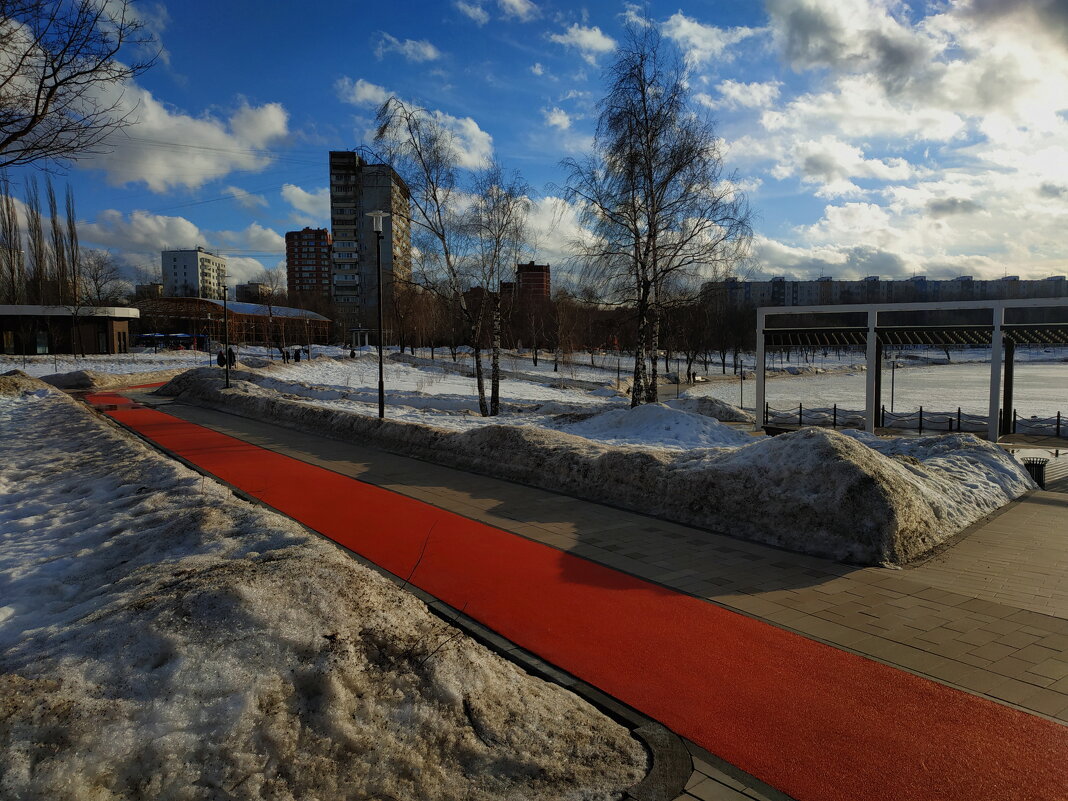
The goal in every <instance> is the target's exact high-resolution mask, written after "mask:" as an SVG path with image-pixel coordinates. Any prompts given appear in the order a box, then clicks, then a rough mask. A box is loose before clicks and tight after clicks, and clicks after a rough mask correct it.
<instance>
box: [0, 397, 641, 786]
mask: <svg viewBox="0 0 1068 801" xmlns="http://www.w3.org/2000/svg"><path fill="white" fill-rule="evenodd" d="M0 428H2V429H3V430H4V431H7V432H11V431H18V432H19V433H20V435H19V436H18V437H13V436H8V437H4V438H3V439H2V441H0V495H2V496H3V497H4V501H5V502H4V504H3V505H2V506H0V530H2V531H3V532H4V548H3V549H2V550H0V586H2V587H3V596H2V598H0V604H2V606H0V699H2V702H0V796H2V797H5V798H19V799H50V801H51V800H53V799H87V798H93V799H105V798H106V799H121V798H169V799H194V798H228V799H254V798H256V799H258V798H272V799H311V798H315V799H320V800H321V801H327V799H343V798H344V799H348V798H395V799H544V798H575V799H608V798H617V797H619V795H620V794H621V792H622V791H623V789H624V788H626V787H628V786H630V785H633V784H634V783H635V782H637V781H638V780H639V779H640V778H641V777H642V776H643V775H644V772H645V770H646V755H645V752H644V750H643V748H642V746H641V745H639V744H638V742H637V741H635V740H634V739H632V738H631V736H630V735H629V733H628V732H627V731H626V730H625V729H623V728H622V727H620V726H618V725H616V724H615V723H613V722H611V721H610V720H608V719H607V718H605V717H604V716H603V715H601V714H600V713H598V712H596V711H595V710H593V709H592V708H591V707H589V706H588V705H587V704H585V703H584V702H582V701H580V700H579V699H577V698H576V697H575V696H574V695H572V694H570V693H568V692H566V691H565V690H563V689H562V688H560V687H558V686H556V685H552V684H547V683H544V682H541V681H538V680H535V679H533V678H531V677H529V676H527V675H526V674H524V673H522V672H521V671H520V670H519V669H518V668H516V667H515V666H514V665H513V664H512V663H510V662H507V661H504V660H502V659H501V658H499V657H497V656H496V655H494V654H492V653H490V652H488V651H486V650H485V649H483V648H481V647H480V646H478V645H476V644H474V643H473V642H471V641H470V640H468V639H466V638H464V637H456V636H455V632H454V630H452V629H451V627H449V626H447V625H446V624H445V623H443V622H442V621H441V620H440V619H438V618H436V617H434V616H432V615H430V614H429V613H428V612H427V610H426V608H425V607H424V606H423V604H422V603H421V602H419V601H418V600H416V599H415V598H414V597H412V596H411V595H409V594H408V593H406V592H404V591H402V590H400V589H399V588H397V587H395V586H394V585H393V584H391V583H390V582H388V581H387V580H385V579H384V578H382V577H380V576H379V575H378V574H376V573H374V572H373V571H370V570H368V569H366V568H363V567H361V566H360V565H358V564H357V563H355V562H354V561H353V560H352V559H350V558H349V557H348V556H346V555H345V554H344V553H343V552H342V551H341V549H339V548H337V547H335V546H334V545H332V544H331V543H328V542H326V541H325V540H321V539H319V538H317V537H314V536H312V535H309V534H308V533H306V532H305V531H304V530H303V529H301V528H300V527H298V526H296V525H295V524H294V523H292V522H291V521H289V520H287V519H285V518H283V517H281V516H279V515H276V514H274V513H271V512H268V511H266V510H263V509H260V508H258V507H254V506H251V505H249V504H246V503H243V502H239V501H237V500H235V499H234V498H233V497H232V496H231V495H230V493H229V492H228V491H226V490H225V489H223V488H222V487H221V486H219V485H217V484H215V483H214V482H212V481H210V480H207V479H204V478H203V477H201V476H200V475H198V474H196V473H194V472H192V471H190V470H188V469H186V468H184V467H182V466H181V465H179V464H177V463H175V462H173V461H171V460H169V459H166V458H164V457H162V456H160V455H158V454H157V453H156V452H155V451H152V450H151V449H149V448H147V447H146V446H144V445H142V444H141V443H139V442H138V441H136V440H135V439H134V438H132V437H128V436H125V435H123V434H121V433H119V432H117V431H115V430H113V429H112V428H111V427H110V426H108V425H107V424H105V423H102V422H100V421H98V420H97V419H95V418H94V417H93V416H91V415H90V414H89V413H88V412H87V411H86V410H85V409H83V408H80V407H78V406H77V405H76V404H75V403H74V402H73V401H71V400H70V399H68V398H66V397H65V396H63V395H61V394H60V393H58V392H56V391H55V390H52V389H49V388H48V387H46V385H44V384H42V383H40V382H38V381H33V380H31V379H27V378H24V377H19V376H9V377H0Z"/></svg>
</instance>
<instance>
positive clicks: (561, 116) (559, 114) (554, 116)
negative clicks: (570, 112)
mask: <svg viewBox="0 0 1068 801" xmlns="http://www.w3.org/2000/svg"><path fill="white" fill-rule="evenodd" d="M542 114H543V115H544V117H545V122H546V124H547V125H551V126H552V127H553V128H559V129H560V130H561V131H566V130H567V129H568V128H570V127H571V118H570V117H569V116H567V112H566V111H564V110H563V109H562V108H550V109H544V110H543V111H542Z"/></svg>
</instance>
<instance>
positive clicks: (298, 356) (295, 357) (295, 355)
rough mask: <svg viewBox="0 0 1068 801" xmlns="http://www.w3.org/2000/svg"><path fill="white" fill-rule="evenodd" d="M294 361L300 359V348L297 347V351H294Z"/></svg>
mask: <svg viewBox="0 0 1068 801" xmlns="http://www.w3.org/2000/svg"><path fill="white" fill-rule="evenodd" d="M293 361H295V362H299V361H300V348H297V349H296V350H295V351H293Z"/></svg>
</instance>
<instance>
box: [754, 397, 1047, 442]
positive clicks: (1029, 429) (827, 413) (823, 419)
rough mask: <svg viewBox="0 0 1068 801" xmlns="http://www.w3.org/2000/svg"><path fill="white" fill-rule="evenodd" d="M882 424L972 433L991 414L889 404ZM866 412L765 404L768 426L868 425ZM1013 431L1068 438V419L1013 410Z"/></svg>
mask: <svg viewBox="0 0 1068 801" xmlns="http://www.w3.org/2000/svg"><path fill="white" fill-rule="evenodd" d="M878 420H879V427H880V428H891V429H900V430H906V431H916V432H918V433H920V434H923V433H924V432H925V431H926V432H928V433H932V434H937V433H953V432H969V433H985V432H986V430H987V416H986V415H985V414H972V413H970V412H965V411H963V410H962V409H961V408H960V407H959V406H958V407H957V409H956V411H948V412H947V411H931V410H929V409H928V410H925V409H924V408H923V407H922V406H921V407H920V408H919V409H917V410H916V411H911V412H891V411H888V410H887V408H886V407H885V406H883V407H881V408H880V409H879V418H878ZM864 424H865V420H864V412H862V411H857V410H855V409H840V408H839V407H838V404H834V405H833V406H829V407H809V408H805V406H804V404H801V403H799V404H797V406H796V408H795V407H790V408H787V409H776V408H774V407H772V406H771V405H770V404H768V403H765V404H764V425H767V426H791V427H792V426H798V427H802V426H821V427H824V428H861V429H862V428H864ZM1004 427H1005V428H1008V429H1010V430H1005V431H1002V433H1003V434H1017V433H1019V434H1033V435H1036V436H1050V437H1068V420H1064V419H1062V415H1061V412H1057V413H1056V414H1055V415H1053V416H1051V417H1037V416H1035V417H1021V416H1020V415H1019V414H1018V413H1017V412H1016V410H1015V409H1014V410H1013V412H1012V418H1011V425H1006V426H1004Z"/></svg>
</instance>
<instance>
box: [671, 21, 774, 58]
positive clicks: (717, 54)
mask: <svg viewBox="0 0 1068 801" xmlns="http://www.w3.org/2000/svg"><path fill="white" fill-rule="evenodd" d="M661 29H662V30H663V31H664V35H665V36H667V37H668V38H669V39H672V40H673V41H675V42H677V43H678V45H679V47H680V48H681V49H682V51H683V53H685V55H686V62H687V63H688V64H690V65H692V66H696V65H699V64H706V63H708V62H709V61H711V60H713V59H729V58H730V53H729V52H728V48H729V47H730V46H731V45H734V44H737V43H738V42H741V41H743V40H744V39H748V38H749V37H751V36H756V35H758V34H760V33H762V30H761V29H759V28H717V27H716V26H715V25H704V24H702V23H700V22H698V21H697V20H694V19H690V18H689V17H687V16H686V15H685V14H683V13H682V12H681V11H679V12H677V13H676V14H673V15H672V16H671V17H669V18H668V19H667V21H666V22H664V23H663V25H662V26H661Z"/></svg>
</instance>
